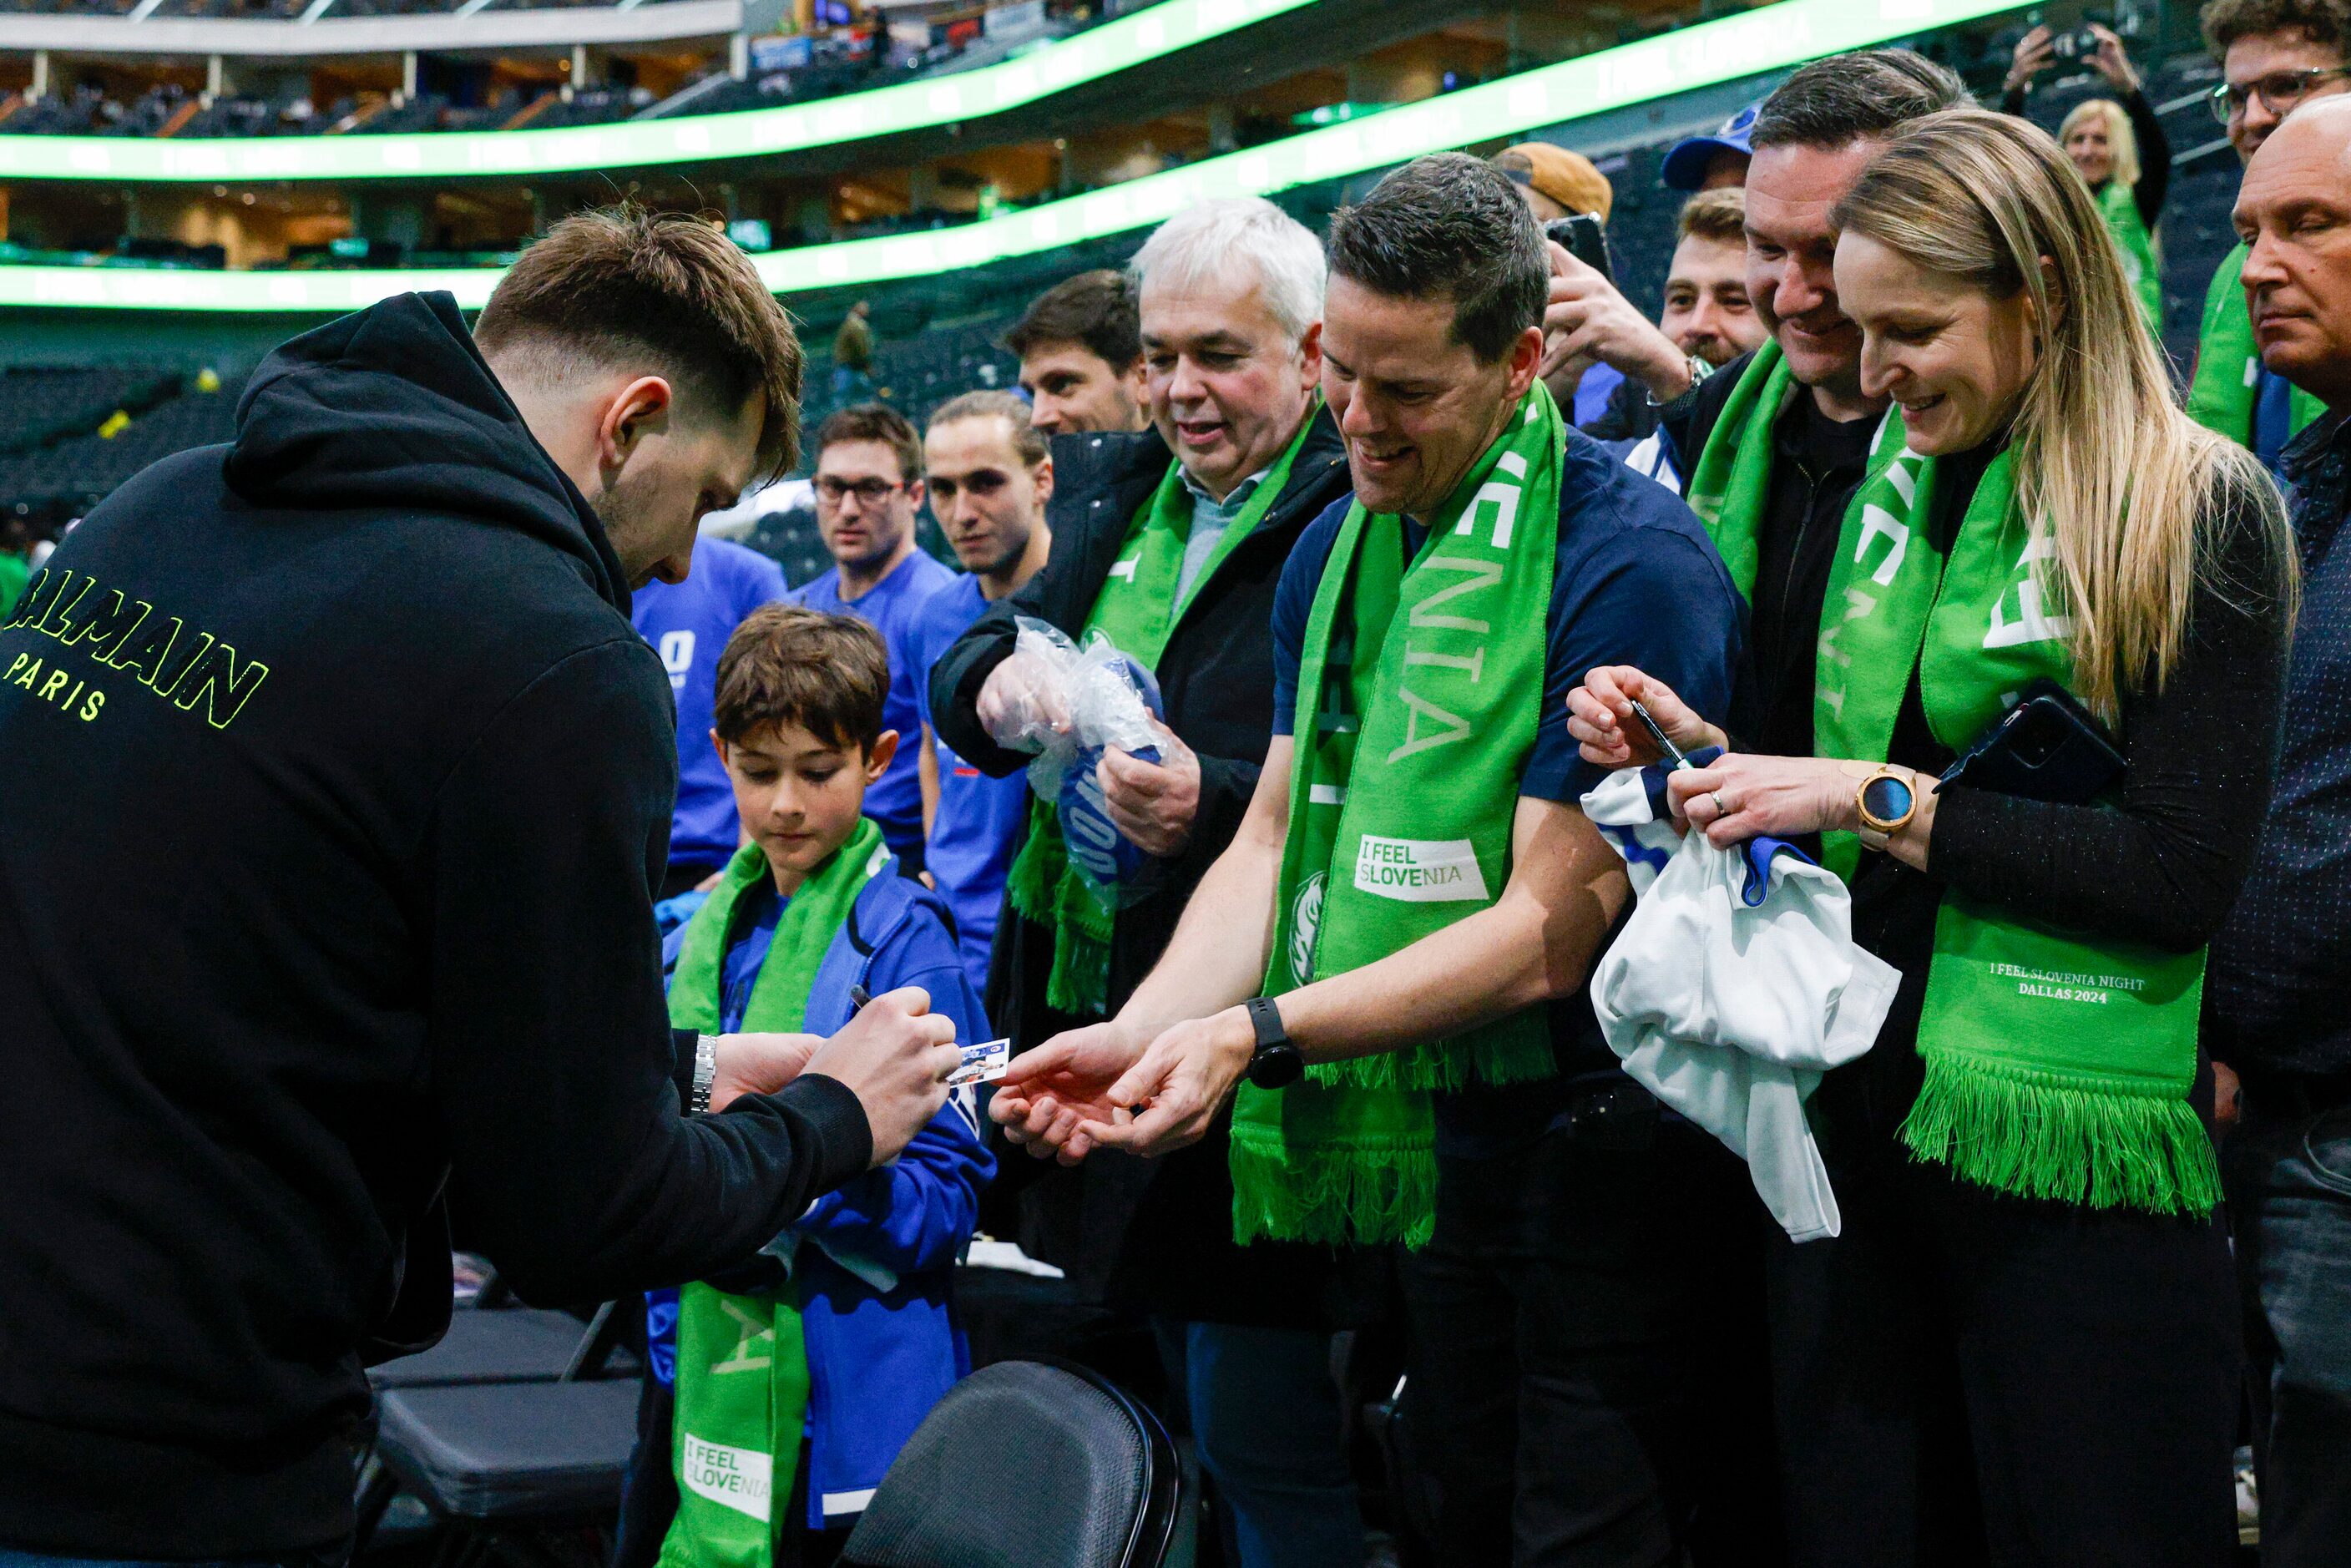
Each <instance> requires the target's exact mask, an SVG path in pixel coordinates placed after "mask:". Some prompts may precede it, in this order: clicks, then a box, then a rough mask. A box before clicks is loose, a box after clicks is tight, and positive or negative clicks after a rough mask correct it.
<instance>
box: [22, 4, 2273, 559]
mask: <svg viewBox="0 0 2351 1568" xmlns="http://www.w3.org/2000/svg"><path fill="white" fill-rule="evenodd" d="M0 3H5V0H0ZM339 3H341V0H339ZM2211 79H2212V67H2211V66H2210V62H2209V61H2206V60H2204V59H2203V58H2202V57H2193V58H2189V59H2185V60H2179V61H2174V62H2172V63H2171V64H2169V65H2167V66H2165V67H2164V68H2160V69H2158V70H2156V71H2153V72H2150V73H2149V78H2148V82H2147V93H2148V96H2149V98H2150V99H2153V100H2154V101H2155V102H2156V104H2157V105H2158V108H2159V109H2161V110H2165V112H2164V116H2163V118H2164V122H2165V126H2166V129H2167V131H2168V132H2169V134H2170V137H2171V140H2172V145H2173V151H2174V158H2175V172H2174V174H2173V178H2172V187H2171V196H2170V199H2169V202H2168V205H2167V209H2166V213H2165V218H2164V222H2163V225H2162V226H2161V231H2160V238H2161V242H2162V246H2163V251H2164V261H2165V266H2164V277H2165V291H2164V292H2165V327H2166V332H2165V339H2166V346H2167V347H2168V349H2169V350H2170V352H2171V355H2172V359H2173V362H2174V364H2175V366H2176V367H2177V368H2178V369H2179V371H2181V372H2182V373H2183V374H2184V373H2185V371H2186V370H2187V369H2188V367H2189V363H2190V361H2191V360H2192V358H2193V355H2194V351H2195V333H2196V326H2197V320H2198V317H2199V313H2200V311H2201V308H2202V304H2203V298H2204V290H2205V287H2206V285H2207V283H2208V282H2209V280H2210V277H2211V275H2212V271H2213V268H2214V267H2216V266H2217V265H2218V264H2219V262H2220V258H2221V257H2222V256H2224V255H2225V254H2226V253H2227V252H2228V250H2229V248H2230V247H2231V246H2233V245H2234V244H2235V243H2236V240H2235V235H2234V233H2233V231H2232V230H2231V226H2230V222H2229V205H2230V203H2231V201H2232V200H2233V199H2234V197H2235V194H2236V185H2237V177H2238V170H2237V162H2236V159H2235V157H2234V156H2233V155H2232V154H2230V153H2229V152H2228V151H2227V149H2226V148H2225V147H2224V146H2223V147H2220V148H2218V149H2217V151H2213V150H2210V149H2211V148H2212V144H2213V143H2214V142H2215V141H2216V140H2217V138H2218V133H2219V128H2218V127H2217V126H2215V125H2214V124H2213V123H2212V121H2211V119H2210V114H2209V112H2208V111H2207V110H2206V109H2205V107H2204V105H2203V103H2202V102H2201V100H2200V99H2199V98H2198V97H2197V94H2198V93H2199V90H2200V89H2203V88H2206V87H2209V86H2210V82H2211ZM2094 85H2095V84H2094V83H2090V82H2087V81H2074V82H2071V83H2060V84H2055V85H2053V86H2052V87H2050V88H2048V89H2044V90H2043V91H2042V92H2040V93H2038V94H2036V95H2035V98H2034V100H2033V102H2032V118H2033V119H2034V120H2039V121H2041V122H2043V124H2045V125H2047V126H2049V127H2052V128H2053V127H2054V126H2055V124H2056V123H2057V120H2059V119H2060V118H2062V117H2063V115H2064V111H2065V110H2066V109H2068V108H2070V107H2071V106H2072V104H2073V103H2074V101H2076V100H2077V99H2080V98H2082V97H2084V96H2085V95H2086V94H2087V93H2088V92H2089V91H2090V90H2091V89H2092V87H2093V86H2094ZM422 105H423V100H420V108H419V112H424V111H425V110H423V107H422ZM1668 145H1669V142H1668V141H1662V140H1661V141H1657V142H1656V143H1653V144H1649V145H1646V146H1639V147H1635V148H1633V149H1631V150H1629V151H1627V152H1622V153H1618V154H1614V155H1612V156H1610V157H1607V158H1604V159H1603V160H1602V162H1601V167H1602V168H1603V170H1604V172H1606V173H1607V175H1608V177H1609V179H1610V181H1611V183H1613V184H1614V187H1615V192H1616V201H1615V208H1614V214H1612V217H1611V221H1610V225H1609V231H1610V239H1611V243H1612V246H1613V247H1614V253H1615V259H1616V266H1617V275H1618V280H1619V282H1620V283H1621V284H1622V285H1623V287H1625V291H1626V293H1627V294H1628V295H1629V296H1630V297H1631V298H1632V299H1633V300H1634V301H1635V303H1636V304H1637V305H1639V306H1640V307H1641V308H1643V309H1644V310H1647V311H1651V312H1654V311H1655V310H1656V308H1657V306H1658V302H1659V299H1660V297H1661V295H1662V293H1663V290H1664V285H1665V275H1666V268H1667V262H1668V261H1669V259H1670V258H1671V256H1672V254H1673V246H1674V223H1675V217H1676V214H1677V213H1678V211H1679V210H1680V204H1681V201H1682V197H1681V195H1680V193H1677V192H1674V191H1669V190H1667V189H1665V188H1664V187H1663V186H1662V185H1660V184H1659V183H1658V182H1657V166H1658V163H1659V162H1660V160H1661V159H1662V158H1663V156H1664V153H1665V151H1666V149H1667V146H1668ZM2199 149H2204V150H2205V151H2202V152H2199ZM2190 152H2199V156H2196V157H2194V158H2187V157H2186V156H2185V155H2186V154H2188V153H2190ZM1301 215H1302V216H1304V217H1305V219H1306V221H1308V222H1310V223H1312V222H1315V221H1317V220H1318V218H1319V216H1320V215H1321V214H1319V213H1316V212H1311V211H1306V212H1302V213H1301ZM1134 237H1136V236H1129V239H1128V241H1127V245H1128V246H1131V244H1132V241H1133V238H1134ZM1124 248H1125V246H1120V245H1118V244H1116V243H1112V244H1108V245H1106V246H1103V247H1102V254H1100V255H1098V256H1092V255H1090V256H1084V257H1080V258H1077V259H1073V260H1072V261H1071V265H1070V267H1069V268H1068V270H1071V271H1076V270H1079V269H1080V268H1081V267H1085V266H1102V265H1115V264H1116V263H1117V262H1118V261H1120V260H1122V259H1123V254H1124ZM20 258H21V259H36V258H37V257H36V256H33V255H31V254H29V253H27V254H26V255H25V256H22V257H20ZM5 259H6V258H5V256H0V260H5ZM38 259H47V258H46V257H38ZM325 259H326V258H321V264H324V261H325ZM406 259H408V260H409V261H411V262H413V263H417V264H436V263H443V262H448V261H452V260H455V259H457V258H450V257H442V256H435V255H434V254H433V253H426V252H420V253H416V254H415V255H413V256H409V257H407V258H406ZM182 264H183V265H186V264H188V263H187V262H185V261H183V262H182ZM199 264H200V263H199ZM374 264H376V265H381V263H380V262H376V263H374ZM1035 287H1037V286H1036V285H1034V284H1033V283H1031V284H1024V285H1023V286H1021V287H1019V288H1018V289H1017V290H1009V291H1007V292H1005V293H1004V294H1003V295H1002V297H1000V298H989V297H981V298H965V299H963V300H961V301H960V302H959V303H958V304H956V306H955V307H953V308H956V310H957V311H958V313H959V317H960V319H958V320H957V321H956V323H954V324H952V325H948V326H928V325H923V324H921V323H922V322H923V321H924V317H923V315H922V314H921V313H920V312H921V310H922V309H924V308H927V307H925V306H923V305H921V304H917V305H916V306H915V307H914V310H915V313H914V314H913V315H912V316H910V317H908V318H907V319H904V320H903V321H902V322H900V323H898V324H894V325H893V319H892V309H893V308H892V307H888V306H885V307H884V308H882V309H881V310H880V311H879V313H878V315H877V326H878V328H879V329H880V333H881V338H882V341H881V344H880V346H879V348H878V350H877V354H876V360H875V365H874V370H873V373H872V392H871V394H870V395H878V396H882V397H884V398H886V399H887V400H888V401H890V402H892V403H893V404H894V405H895V406H897V407H898V408H900V409H902V410H904V412H905V413H907V415H908V416H909V417H910V418H912V419H914V421H915V423H917V424H918V425H919V424H920V423H922V421H923V420H924V419H925V417H926V416H927V415H928V413H929V412H930V411H931V410H932V409H933V408H935V407H936V406H937V405H938V404H939V403H941V402H945V401H946V399H948V398H950V397H953V396H955V395H956V394H957V393H959V392H967V391H970V390H973V389H975V388H979V387H1010V386H1012V385H1013V384H1014V382H1015V381H1016V379H1017V374H1018V369H1019V367H1018V365H1017V363H1016V362H1015V361H1014V360H1013V358H1012V357H1011V356H1010V355H1009V354H1008V353H1006V352H1005V351H1004V350H1003V349H1002V348H1001V347H1000V340H1001V337H1002V334H1003V332H1004V329H1005V328H1006V327H1007V326H1008V324H1009V323H1010V321H1011V319H1012V317H1013V315H1014V314H1015V313H1017V311H1018V310H1019V307H1020V305H1021V304H1022V303H1023V302H1024V300H1025V298H1027V296H1028V294H1029V293H1031V292H1034V288H1035ZM909 298H914V297H913V296H911V295H910V296H909ZM879 302H880V301H879V300H877V303H879ZM807 336H808V341H809V346H810V359H809V364H808V371H807V379H806V383H805V384H806V388H807V400H806V402H805V404H804V409H803V418H804V425H805V428H806V429H807V430H809V431H810V432H813V431H814V430H815V428H816V426H817V425H818V424H819V423H821V422H822V421H823V419H824V417H825V415H826V414H828V413H831V412H832V410H833V408H834V407H835V406H837V404H838V403H839V402H842V401H855V400H856V399H858V398H861V397H862V396H865V395H869V394H868V393H867V392H865V391H863V390H862V389H856V388H852V389H850V390H849V392H847V393H846V395H845V397H837V396H836V394H835V392H834V391H833V384H832V383H833V375H832V363H831V355H830V353H829V352H828V351H827V350H828V348H829V344H830V340H831V327H830V322H829V321H828V322H826V323H824V324H823V325H821V326H820V327H817V328H812V329H810V330H809V332H808V334H807ZM76 376H80V377H88V378H91V379H90V380H89V381H87V382H70V383H69V382H68V381H67V380H63V379H60V380H56V381H52V382H48V383H47V386H48V389H49V390H43V391H37V390H36V382H37V381H39V380H42V379H44V378H50V377H56V378H70V377H76ZM142 377H144V378H145V382H146V384H149V385H151V386H159V387H160V388H161V391H160V392H157V393H156V394H155V395H157V396H160V397H162V400H163V401H162V402H158V403H157V404H156V405H155V406H154V407H152V408H151V409H148V410H147V411H146V412H145V413H137V412H136V411H135V410H134V411H132V412H133V413H134V417H133V419H132V421H131V424H130V425H129V426H128V427H126V428H125V429H123V430H122V431H121V432H120V433H119V434H116V435H115V436H113V437H111V438H101V437H99V436H98V435H97V434H94V431H95V427H96V424H97V423H98V421H99V420H101V419H103V418H104V417H105V415H106V414H107V413H110V412H111V410H112V408H114V407H116V406H124V405H125V400H126V399H128V398H129V397H130V396H131V389H132V388H134V387H135V386H136V385H138V384H140V383H141V378H142ZM108 378H111V379H108ZM68 384H71V385H75V386H84V387H87V388H88V389H89V392H88V397H87V398H86V399H85V400H84V401H82V402H75V403H73V405H72V406H74V407H75V408H77V409H78V410H86V409H87V408H88V407H89V406H91V405H92V404H94V403H95V402H107V400H108V399H109V398H111V399H113V400H114V401H113V402H108V404H107V407H106V408H105V409H101V410H99V412H98V413H96V414H95V415H89V414H87V413H76V414H75V415H73V416H71V417H69V418H60V419H59V420H57V421H56V422H54V423H47V424H40V425H36V424H34V423H30V416H31V413H32V411H34V410H40V411H42V412H44V413H46V412H47V411H50V410H53V409H62V408H64V407H66V406H67V405H68V402H69V401H70V399H69V398H68V396H67V394H66V392H65V391H64V389H65V388H66V387H68ZM101 388H104V389H109V390H104V391H101V390H99V389H101ZM77 395H78V394H77ZM234 411H235V391H234V388H233V387H232V386H226V385H225V386H224V387H223V389H222V390H221V391H220V392H214V393H204V392H195V391H193V390H191V389H189V388H186V387H184V386H183V384H182V382H181V381H180V379H179V378H178V377H176V376H173V375H165V374H162V373H159V372H157V371H152V370H148V371H139V370H137V369H135V368H118V369H114V370H109V371H42V372H28V373H20V372H12V373H11V374H10V375H9V376H8V377H7V378H5V382H0V428H5V429H8V430H11V431H16V432H22V433H24V434H21V435H20V437H19V439H18V440H17V442H16V444H15V446H16V455H9V456H0V505H8V504H13V503H16V502H20V501H23V502H47V503H53V504H54V503H65V504H68V505H71V506H74V507H86V506H87V505H89V503H91V502H94V501H95V500H96V499H97V498H99V497H102V496H103V495H104V494H105V493H106V492H107V491H109V490H110V489H111V488H113V486H116V485H118V484H120V482H121V481H122V480H123V479H125V478H127V477H129V476H130V475H131V474H132V473H135V472H136V471H137V470H138V469H139V468H140V467H141V466H143V465H145V464H147V463H150V462H152V461H153V460H154V459H155V458H157V457H160V456H162V455H166V454H168V453H170V452H173V451H177V450H180V449H181V448H183V447H185V446H191V445H196V444H202V443H204V442H212V441H223V440H226V439H227V438H228V436H229V434H231V430H232V422H233V415H234ZM813 522H814V519H813V516H812V514H810V513H809V512H807V511H806V510H804V509H803V510H799V511H793V512H780V513H774V514H770V515H769V516H768V517H765V518H763V519H762V520H761V522H760V524H759V525H758V528H757V530H756V531H755V532H754V534H753V536H752V538H751V542H752V543H753V544H754V545H755V546H756V547H757V548H759V549H763V550H765V551H766V552H767V553H768V554H770V555H772V556H775V557H776V558H777V559H778V560H779V561H782V562H783V563H784V565H785V570H786V573H787V575H788V576H789V577H790V578H791V579H792V580H794V581H799V580H805V578H806V577H808V576H810V575H813V573H814V571H815V570H820V567H821V564H822V557H821V554H820V552H819V550H818V547H817V546H816V543H815V539H814V535H813V532H812V529H813Z"/></svg>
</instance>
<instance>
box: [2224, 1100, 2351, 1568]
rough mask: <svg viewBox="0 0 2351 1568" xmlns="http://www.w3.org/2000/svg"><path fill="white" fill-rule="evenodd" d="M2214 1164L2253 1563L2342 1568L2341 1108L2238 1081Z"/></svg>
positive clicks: (2348, 1520)
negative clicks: (2248, 1423) (2245, 1443)
mask: <svg viewBox="0 0 2351 1568" xmlns="http://www.w3.org/2000/svg"><path fill="white" fill-rule="evenodd" d="M2329 1101H2335V1103H2333V1104H2332V1105H2331V1106H2329V1105H2328V1104H2327V1102H2329ZM2225 1158H2226V1161H2227V1174H2228V1182H2229V1207H2230V1218H2231V1221H2232V1223H2233V1226H2234V1228H2235V1232H2236V1238H2237V1274H2238V1281H2239V1284H2240V1288H2241V1297H2242V1301H2243V1303H2244V1313H2245V1346H2246V1351H2247V1354H2248V1356H2249V1357H2250V1360H2251V1366H2250V1368H2249V1373H2250V1376H2249V1379H2248V1381H2249V1383H2250V1385H2251V1386H2252V1396H2253V1463H2254V1467H2255V1469H2256V1470H2257V1472H2258V1473H2259V1476H2260V1479H2261V1500H2262V1563H2264V1564H2265V1565H2267V1568H2340V1565H2341V1564H2344V1563H2351V1101H2343V1100H2338V1099H2337V1098H2336V1096H2335V1095H2334V1094H2331V1093H2330V1094H2325V1095H2319V1096H2315V1097H2314V1096H2310V1095H2306V1094H2304V1093H2302V1092H2296V1091H2295V1090H2294V1088H2293V1087H2292V1086H2290V1085H2284V1084H2277V1085H2272V1084H2265V1083H2262V1082H2259V1081H2255V1082H2248V1083H2247V1084H2246V1086H2245V1097H2244V1112H2243V1119H2242V1120H2241V1122H2240V1124H2238V1126H2237V1127H2236V1129H2235V1130H2234V1131H2232V1132H2231V1134H2230V1135H2229V1142H2228V1145H2227V1150H2226V1155H2225Z"/></svg>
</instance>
